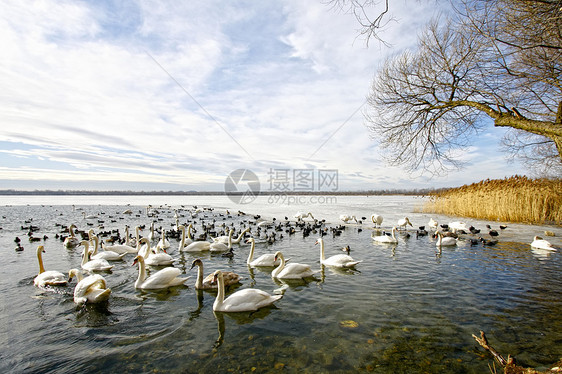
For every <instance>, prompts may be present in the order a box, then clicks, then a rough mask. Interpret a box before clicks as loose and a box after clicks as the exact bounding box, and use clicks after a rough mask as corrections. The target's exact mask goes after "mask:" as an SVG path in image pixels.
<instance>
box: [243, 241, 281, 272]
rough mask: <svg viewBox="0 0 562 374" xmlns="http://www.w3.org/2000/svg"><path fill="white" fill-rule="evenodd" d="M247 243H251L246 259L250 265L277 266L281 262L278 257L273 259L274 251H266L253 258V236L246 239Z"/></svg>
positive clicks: (254, 244) (254, 246) (254, 242)
mask: <svg viewBox="0 0 562 374" xmlns="http://www.w3.org/2000/svg"><path fill="white" fill-rule="evenodd" d="M246 242H247V243H251V247H250V253H249V254H248V259H247V260H246V264H248V265H249V266H251V267H260V266H264V267H265V266H270V267H273V266H278V265H279V264H280V263H281V260H280V259H277V260H275V254H274V253H266V254H263V255H261V256H260V257H258V258H256V259H255V260H254V250H255V248H256V241H255V239H254V238H249V239H248V240H246Z"/></svg>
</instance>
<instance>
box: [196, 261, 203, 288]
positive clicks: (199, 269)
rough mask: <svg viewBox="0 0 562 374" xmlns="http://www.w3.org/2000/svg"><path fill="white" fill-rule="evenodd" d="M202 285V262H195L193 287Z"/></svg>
mask: <svg viewBox="0 0 562 374" xmlns="http://www.w3.org/2000/svg"><path fill="white" fill-rule="evenodd" d="M201 287H203V264H197V281H196V282H195V288H201Z"/></svg>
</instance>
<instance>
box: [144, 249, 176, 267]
mask: <svg viewBox="0 0 562 374" xmlns="http://www.w3.org/2000/svg"><path fill="white" fill-rule="evenodd" d="M144 262H145V263H146V264H147V265H152V266H169V265H172V264H173V263H174V258H173V257H172V256H170V255H169V254H167V253H165V252H163V249H162V248H161V247H160V246H156V252H155V253H152V252H151V251H149V252H148V257H147V258H145V259H144Z"/></svg>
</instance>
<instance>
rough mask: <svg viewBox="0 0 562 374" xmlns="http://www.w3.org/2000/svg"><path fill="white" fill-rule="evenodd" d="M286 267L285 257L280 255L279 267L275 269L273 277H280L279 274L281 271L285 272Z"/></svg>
mask: <svg viewBox="0 0 562 374" xmlns="http://www.w3.org/2000/svg"><path fill="white" fill-rule="evenodd" d="M284 267H285V257H283V255H282V254H279V266H277V267H276V268H275V269H273V272H272V273H271V275H273V277H277V275H279V273H280V272H281V270H283V268H284Z"/></svg>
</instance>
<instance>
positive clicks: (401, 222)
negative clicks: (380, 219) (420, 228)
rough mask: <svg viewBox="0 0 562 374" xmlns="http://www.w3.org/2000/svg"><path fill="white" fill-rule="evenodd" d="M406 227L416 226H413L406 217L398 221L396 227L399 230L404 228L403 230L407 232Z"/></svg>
mask: <svg viewBox="0 0 562 374" xmlns="http://www.w3.org/2000/svg"><path fill="white" fill-rule="evenodd" d="M406 225H410V226H412V227H413V226H414V225H412V222H410V219H409V218H408V217H404V218H401V219H399V220H398V224H397V225H396V227H397V228H398V229H400V228H402V230H406Z"/></svg>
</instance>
